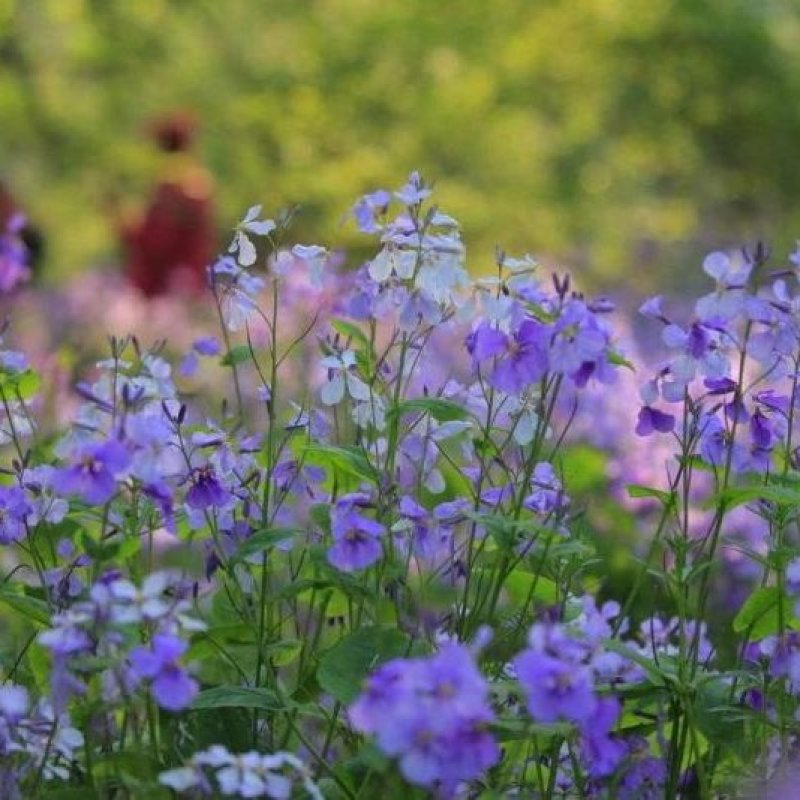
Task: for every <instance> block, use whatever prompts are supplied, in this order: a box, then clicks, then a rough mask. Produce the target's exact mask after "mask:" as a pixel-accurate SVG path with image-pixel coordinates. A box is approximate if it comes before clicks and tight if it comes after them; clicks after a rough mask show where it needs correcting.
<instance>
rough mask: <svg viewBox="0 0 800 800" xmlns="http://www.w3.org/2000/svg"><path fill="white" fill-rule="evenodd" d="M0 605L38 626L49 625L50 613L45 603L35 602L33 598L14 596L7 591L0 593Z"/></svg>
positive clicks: (41, 601) (22, 595)
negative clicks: (2, 604) (11, 609)
mask: <svg viewBox="0 0 800 800" xmlns="http://www.w3.org/2000/svg"><path fill="white" fill-rule="evenodd" d="M0 603H4V604H5V605H7V606H8V607H9V608H13V609H14V611H17V612H19V613H20V614H22V616H24V617H27V618H28V619H30V620H32V621H33V622H37V623H39V624H40V625H49V624H50V612H49V610H48V608H47V603H45V602H44V601H43V600H37V599H36V598H35V597H28V596H27V595H24V594H15V593H13V592H8V591H0Z"/></svg>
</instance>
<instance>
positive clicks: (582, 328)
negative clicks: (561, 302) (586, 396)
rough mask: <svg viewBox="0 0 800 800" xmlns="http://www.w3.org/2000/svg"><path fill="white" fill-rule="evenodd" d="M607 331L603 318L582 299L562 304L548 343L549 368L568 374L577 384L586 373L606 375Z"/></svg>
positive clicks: (604, 376) (584, 380)
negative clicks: (549, 343) (551, 338)
mask: <svg viewBox="0 0 800 800" xmlns="http://www.w3.org/2000/svg"><path fill="white" fill-rule="evenodd" d="M609 341H610V334H609V331H608V328H607V326H606V324H605V323H604V322H602V321H601V320H600V319H599V318H598V316H597V315H596V314H593V313H592V312H591V311H590V310H589V309H588V308H587V306H586V304H585V303H584V302H583V301H582V300H571V301H569V302H568V303H567V305H566V306H565V307H564V309H563V311H562V312H561V316H560V317H559V318H558V320H557V322H556V324H555V326H554V329H553V341H552V344H551V345H550V364H551V366H552V369H553V370H555V371H557V372H561V373H563V374H564V375H569V376H570V377H571V378H572V379H573V380H574V381H575V383H576V384H577V385H578V386H583V385H585V383H586V381H587V380H588V379H589V377H591V376H593V375H595V376H596V377H598V378H600V379H601V380H603V379H604V378H606V377H609V376H607V375H606V370H604V369H603V368H604V366H606V365H607V361H608V359H607V350H608V345H609Z"/></svg>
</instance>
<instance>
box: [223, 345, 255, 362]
mask: <svg viewBox="0 0 800 800" xmlns="http://www.w3.org/2000/svg"><path fill="white" fill-rule="evenodd" d="M250 358H251V354H250V348H249V347H248V346H247V345H246V344H237V345H236V347H232V348H231V349H230V350H229V351H228V352H227V353H225V355H224V356H222V358H221V359H220V360H219V363H220V364H221V365H222V366H223V367H234V366H236V365H238V364H244V362H245V361H249V360H250Z"/></svg>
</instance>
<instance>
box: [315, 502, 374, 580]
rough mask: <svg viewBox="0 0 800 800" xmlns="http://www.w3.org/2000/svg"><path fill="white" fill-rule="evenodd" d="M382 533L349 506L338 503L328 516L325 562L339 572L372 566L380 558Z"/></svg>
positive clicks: (352, 506) (370, 520)
mask: <svg viewBox="0 0 800 800" xmlns="http://www.w3.org/2000/svg"><path fill="white" fill-rule="evenodd" d="M384 531H385V528H384V527H383V525H381V524H380V523H378V522H375V520H372V519H369V518H368V517H364V516H362V515H361V514H359V513H357V512H356V510H355V508H354V505H353V504H352V503H349V502H341V501H340V503H339V504H338V505H337V506H336V507H335V508H334V509H333V511H332V513H331V533H332V534H333V546H332V547H331V548H330V549H329V550H328V561H329V562H330V563H331V564H333V566H334V567H336V568H337V569H340V570H342V571H343V572H353V571H354V570H358V569H366V568H367V567H369V566H372V564H374V563H375V562H376V561H378V560H380V558H381V556H382V555H383V547H382V545H381V536H382V535H383V533H384Z"/></svg>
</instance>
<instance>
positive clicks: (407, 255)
mask: <svg viewBox="0 0 800 800" xmlns="http://www.w3.org/2000/svg"><path fill="white" fill-rule="evenodd" d="M416 265H417V253H416V252H414V251H413V250H399V249H398V248H396V247H391V246H387V247H384V248H383V250H381V251H380V253H378V255H377V256H375V258H373V259H372V261H371V262H370V265H369V267H368V271H369V276H370V278H372V280H374V281H376V282H377V283H383V282H384V281H388V280H389V278H391V277H392V275H395V276H397V277H398V278H400V280H409V279H410V278H412V277H413V276H414V268H415V267H416Z"/></svg>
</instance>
